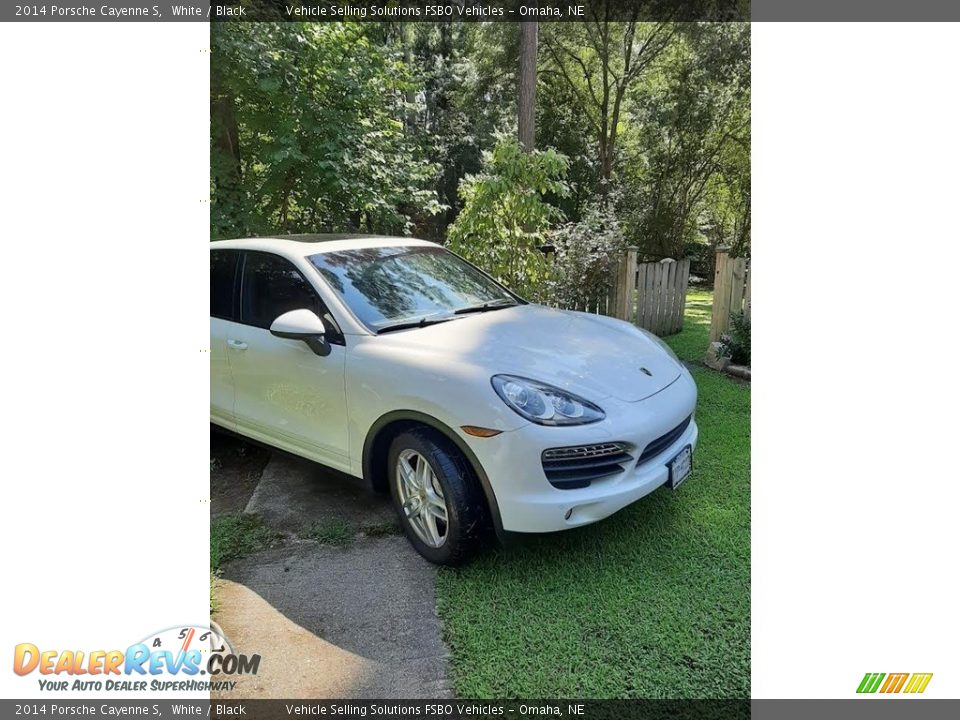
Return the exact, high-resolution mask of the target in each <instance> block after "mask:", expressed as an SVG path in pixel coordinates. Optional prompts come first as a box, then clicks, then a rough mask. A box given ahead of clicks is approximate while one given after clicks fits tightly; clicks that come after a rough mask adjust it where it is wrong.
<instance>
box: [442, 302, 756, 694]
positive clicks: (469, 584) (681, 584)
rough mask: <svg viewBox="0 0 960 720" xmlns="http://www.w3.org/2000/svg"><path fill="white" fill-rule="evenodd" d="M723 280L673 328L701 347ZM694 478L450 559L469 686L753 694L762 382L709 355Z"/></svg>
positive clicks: (457, 677)
mask: <svg viewBox="0 0 960 720" xmlns="http://www.w3.org/2000/svg"><path fill="white" fill-rule="evenodd" d="M710 303H711V295H710V293H709V292H703V291H695V292H690V293H689V294H688V303H687V311H686V319H685V323H684V330H683V332H682V333H680V334H678V335H675V336H673V337H671V338H667V341H668V342H669V343H670V345H671V346H672V347H673V348H674V349H675V350H676V352H677V353H678V355H680V357H682V358H684V359H686V360H691V361H698V360H700V359H701V358H702V357H703V354H704V352H705V350H706V346H707V337H708V332H709V323H710ZM693 374H694V378H695V379H696V381H697V385H698V387H699V390H700V401H699V406H698V409H697V422H698V423H699V425H700V433H701V434H700V445H699V447H698V450H697V453H696V456H695V467H694V473H693V475H692V476H691V477H690V479H688V480H687V482H686V483H685V484H684V486H683V487H682V489H681V490H679V491H678V492H677V493H671V492H670V491H668V490H666V489H661V490H657V491H656V492H654V493H653V494H652V495H650V496H648V497H647V498H645V499H643V500H641V501H640V502H638V503H635V504H634V505H632V506H630V507H628V508H626V509H624V510H622V511H621V512H619V513H617V514H616V515H614V516H613V517H611V518H608V519H607V520H605V521H603V522H601V523H597V524H595V525H593V526H590V527H587V528H582V529H578V530H571V531H567V532H564V533H559V534H553V535H543V536H537V537H532V538H529V539H528V540H526V541H525V542H524V543H522V544H521V545H520V546H519V547H510V548H505V549H498V550H495V551H491V552H489V553H486V554H485V555H483V556H482V557H480V558H478V560H477V561H476V562H474V563H473V564H472V565H470V566H468V567H466V568H463V569H460V570H444V571H442V572H441V573H440V576H439V581H438V588H437V596H438V607H439V611H440V617H441V619H442V621H443V625H444V634H445V639H446V640H447V642H448V644H449V645H450V647H451V649H452V653H453V657H452V669H453V679H454V683H455V688H456V692H457V694H458V695H459V696H460V697H471V698H485V697H513V698H551V697H553V698H557V697H560V698H563V697H589V698H605V697H627V698H634V697H652V698H664V697H680V698H717V697H749V694H750V387H749V385H745V384H739V383H737V382H735V381H733V380H731V379H729V378H728V377H726V376H724V375H722V374H720V373H716V372H714V371H712V370H708V369H706V368H703V367H701V368H697V369H695V370H694V371H693Z"/></svg>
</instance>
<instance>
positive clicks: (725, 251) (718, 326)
mask: <svg viewBox="0 0 960 720" xmlns="http://www.w3.org/2000/svg"><path fill="white" fill-rule="evenodd" d="M729 262H730V246H729V245H717V250H716V263H715V264H716V269H715V270H714V275H713V314H712V315H711V317H710V342H716V341H717V340H719V339H720V336H721V335H723V334H724V333H725V332H726V331H727V328H729V327H730V289H731V284H732V280H733V277H732V273H731V272H730V269H729V267H728V266H729Z"/></svg>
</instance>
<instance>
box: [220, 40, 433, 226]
mask: <svg viewBox="0 0 960 720" xmlns="http://www.w3.org/2000/svg"><path fill="white" fill-rule="evenodd" d="M211 32H212V42H213V52H214V59H215V62H214V63H213V74H212V77H211V91H212V144H211V166H212V170H213V188H212V195H213V205H212V207H211V223H212V233H213V235H214V236H215V237H219V236H228V235H245V234H252V233H259V232H277V231H281V232H295V231H315V230H366V231H370V232H392V233H407V232H409V231H410V230H411V228H412V218H413V217H414V216H416V215H429V214H432V213H437V212H439V211H440V210H441V209H442V207H441V205H440V204H439V202H438V201H437V198H436V193H435V191H434V190H433V188H432V185H433V182H434V179H435V175H436V170H437V169H436V167H435V166H433V165H432V164H431V163H429V162H427V161H426V159H425V158H424V157H423V153H422V152H421V150H420V148H419V146H418V143H417V141H416V140H415V139H413V138H411V137H410V135H409V134H408V133H406V132H405V130H404V122H403V120H404V118H405V117H406V113H407V96H408V94H409V93H412V92H413V91H415V90H416V87H415V85H414V84H413V80H412V78H411V73H410V70H409V68H408V66H407V65H406V64H405V63H404V62H403V61H402V60H401V58H400V55H399V54H398V53H396V52H391V50H390V48H387V47H383V46H382V45H380V44H377V43H374V42H371V40H370V38H369V37H368V36H367V35H366V34H365V31H364V29H363V28H362V27H361V26H360V25H357V24H352V23H220V24H217V25H216V26H214V27H212V28H211Z"/></svg>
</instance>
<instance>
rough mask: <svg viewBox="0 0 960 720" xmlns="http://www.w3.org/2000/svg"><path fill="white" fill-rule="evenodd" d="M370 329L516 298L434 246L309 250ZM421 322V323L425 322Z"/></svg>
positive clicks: (498, 304) (512, 301)
mask: <svg viewBox="0 0 960 720" xmlns="http://www.w3.org/2000/svg"><path fill="white" fill-rule="evenodd" d="M310 262H311V263H313V266H314V267H315V268H317V270H319V271H320V274H321V275H323V277H324V278H325V279H326V280H327V282H329V283H330V285H331V286H332V287H333V289H334V290H336V291H337V292H338V293H339V294H340V296H341V297H342V298H343V300H344V301H345V302H346V304H347V306H348V307H349V308H350V309H351V310H352V311H353V312H354V314H355V315H356V316H357V317H358V318H359V319H360V321H361V322H362V323H363V324H364V325H366V326H367V327H369V328H370V329H371V330H374V331H378V332H379V331H382V330H384V329H387V328H389V327H392V326H395V325H402V326H406V325H407V323H417V322H419V321H423V320H424V319H425V318H427V319H428V321H429V319H434V320H436V319H438V318H441V317H453V316H454V315H455V314H456V313H457V312H458V311H460V314H462V313H463V311H473V310H476V311H478V312H480V311H483V310H487V309H491V310H492V309H496V308H501V307H507V306H510V305H515V304H517V301H516V299H515V298H514V296H512V295H511V294H510V293H509V292H508V291H507V290H506V289H505V288H504V287H503V286H501V285H499V284H497V283H496V282H495V281H494V280H492V279H491V278H489V277H487V276H486V275H484V274H483V273H482V272H480V271H479V270H477V269H476V268H475V267H473V266H472V265H470V264H469V263H467V262H465V261H463V260H461V259H460V258H459V257H457V256H456V255H454V254H453V253H450V252H447V251H446V250H444V249H443V248H440V247H419V246H414V247H403V246H400V247H372V248H355V249H351V250H337V251H333V252H325V253H319V254H317V255H312V256H310ZM425 324H426V323H425Z"/></svg>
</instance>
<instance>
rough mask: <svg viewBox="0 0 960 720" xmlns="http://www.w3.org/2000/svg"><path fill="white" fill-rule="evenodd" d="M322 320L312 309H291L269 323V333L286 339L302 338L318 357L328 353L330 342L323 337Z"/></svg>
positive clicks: (324, 331)
mask: <svg viewBox="0 0 960 720" xmlns="http://www.w3.org/2000/svg"><path fill="white" fill-rule="evenodd" d="M326 331H327V330H326V328H325V327H324V325H323V320H321V319H320V318H318V317H317V314H316V313H315V312H313V311H312V310H306V309H303V310H291V311H290V312H285V313H284V314H283V315H281V316H280V317H278V318H277V319H276V320H274V321H273V323H272V324H271V325H270V334H271V335H275V336H276V337H279V338H285V339H287V340H302V341H303V342H305V343H306V344H307V347H309V348H310V349H311V350H313V352H315V353H316V354H317V355H319V356H320V357H326V356H327V355H329V354H330V343H328V342H327V340H326V338H325V337H324V333H326Z"/></svg>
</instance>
